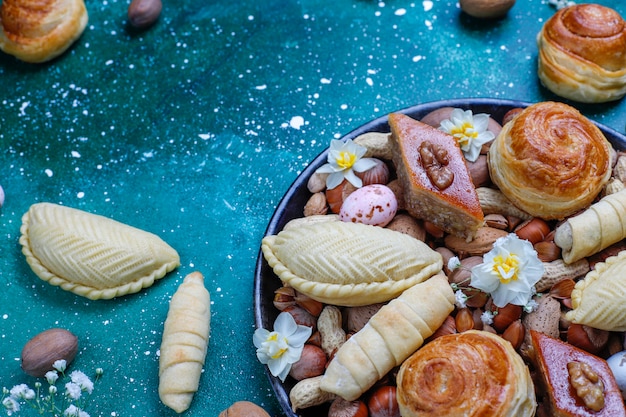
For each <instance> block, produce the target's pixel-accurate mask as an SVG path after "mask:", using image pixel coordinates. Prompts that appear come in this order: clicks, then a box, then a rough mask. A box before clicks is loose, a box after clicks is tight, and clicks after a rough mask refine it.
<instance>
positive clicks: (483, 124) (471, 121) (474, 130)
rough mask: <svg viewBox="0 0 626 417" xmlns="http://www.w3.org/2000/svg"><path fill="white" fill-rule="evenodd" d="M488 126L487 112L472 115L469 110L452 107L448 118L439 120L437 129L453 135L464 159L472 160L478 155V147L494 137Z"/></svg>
mask: <svg viewBox="0 0 626 417" xmlns="http://www.w3.org/2000/svg"><path fill="white" fill-rule="evenodd" d="M488 127H489V115H488V114H484V113H482V114H476V115H472V111H471V110H465V111H463V110H462V109H454V110H452V113H450V118H449V119H446V120H442V121H441V125H440V126H439V129H440V130H443V131H444V132H446V133H448V134H450V135H452V136H454V138H455V139H456V141H457V143H458V144H459V146H460V147H461V150H462V151H463V154H464V155H465V159H467V160H468V161H470V162H474V161H476V159H478V156H479V155H480V148H481V147H482V146H483V145H484V144H485V143H487V142H489V141H491V140H492V139H493V138H494V137H495V135H494V134H493V133H492V132H490V131H489V130H487V128H488Z"/></svg>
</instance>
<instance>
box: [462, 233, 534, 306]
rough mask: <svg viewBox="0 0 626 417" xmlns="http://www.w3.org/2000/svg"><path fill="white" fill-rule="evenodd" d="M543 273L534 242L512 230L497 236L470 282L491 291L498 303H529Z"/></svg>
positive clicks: (496, 304)
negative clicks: (524, 238)
mask: <svg viewBox="0 0 626 417" xmlns="http://www.w3.org/2000/svg"><path fill="white" fill-rule="evenodd" d="M542 275H543V263H542V262H541V261H540V260H539V258H538V256H537V252H536V251H535V249H534V248H533V245H532V244H531V243H530V242H529V241H527V240H522V239H520V238H519V237H517V235H516V234H514V233H510V234H508V235H507V236H505V237H501V238H499V239H498V240H496V241H495V243H494V244H493V249H492V250H491V251H489V252H487V253H486V254H485V256H484V257H483V263H482V264H480V265H477V266H475V267H474V268H472V276H471V284H470V285H471V286H472V287H474V288H478V289H479V290H482V291H484V292H486V293H489V294H491V298H492V300H493V303H494V305H495V306H496V307H504V306H505V305H507V304H509V303H511V304H516V305H519V306H525V305H526V304H528V302H529V301H530V299H531V298H532V296H533V295H534V294H535V292H536V291H535V284H536V283H537V282H538V281H539V280H540V279H541V276H542Z"/></svg>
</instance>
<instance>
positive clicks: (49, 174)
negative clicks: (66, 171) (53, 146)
mask: <svg viewBox="0 0 626 417" xmlns="http://www.w3.org/2000/svg"><path fill="white" fill-rule="evenodd" d="M44 172H45V173H46V175H47V176H48V177H51V176H53V175H54V173H53V172H52V170H51V169H50V168H46V170H45V171H44Z"/></svg>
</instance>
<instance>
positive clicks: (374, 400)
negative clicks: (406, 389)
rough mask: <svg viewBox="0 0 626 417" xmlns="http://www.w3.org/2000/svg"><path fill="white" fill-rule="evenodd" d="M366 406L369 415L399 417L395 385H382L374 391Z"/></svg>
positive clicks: (373, 416) (371, 416) (374, 416)
mask: <svg viewBox="0 0 626 417" xmlns="http://www.w3.org/2000/svg"><path fill="white" fill-rule="evenodd" d="M367 406H368V408H369V411H370V417H400V408H399V406H398V400H397V398H396V387H394V386H392V385H386V386H382V387H380V388H378V389H377V390H376V391H374V393H373V394H372V396H371V397H370V399H369V401H368V402H367Z"/></svg>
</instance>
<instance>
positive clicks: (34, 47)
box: [0, 0, 88, 63]
mask: <svg viewBox="0 0 626 417" xmlns="http://www.w3.org/2000/svg"><path fill="white" fill-rule="evenodd" d="M87 21H88V15H87V9H86V8H85V3H84V1H83V0H3V1H2V5H0V49H1V50H2V51H4V52H5V53H7V54H10V55H13V56H15V57H17V58H18V59H21V60H22V61H26V62H32V63H41V62H46V61H49V60H51V59H53V58H56V57H57V56H59V55H61V54H62V53H63V52H65V51H66V50H67V49H68V48H69V47H70V46H71V45H72V44H73V43H74V42H75V41H76V40H77V39H78V38H79V37H80V35H81V34H82V33H83V31H84V30H85V26H86V25H87Z"/></svg>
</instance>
